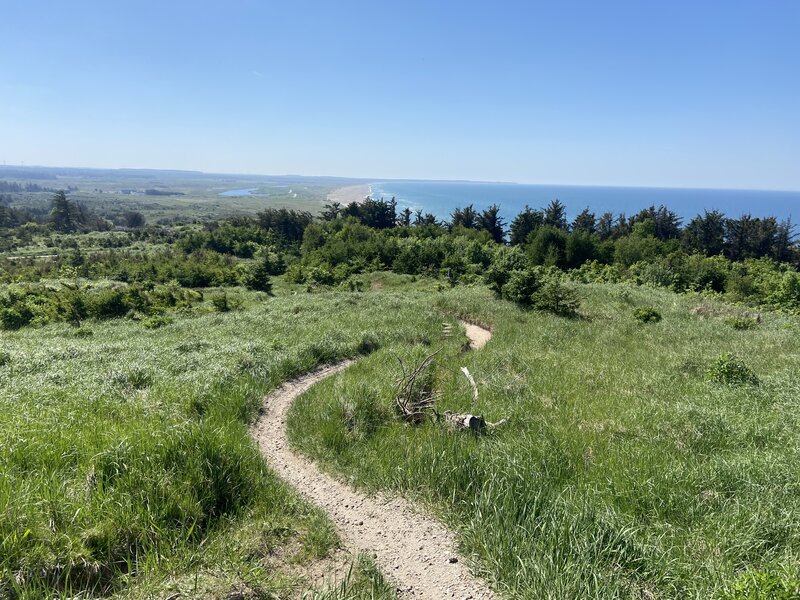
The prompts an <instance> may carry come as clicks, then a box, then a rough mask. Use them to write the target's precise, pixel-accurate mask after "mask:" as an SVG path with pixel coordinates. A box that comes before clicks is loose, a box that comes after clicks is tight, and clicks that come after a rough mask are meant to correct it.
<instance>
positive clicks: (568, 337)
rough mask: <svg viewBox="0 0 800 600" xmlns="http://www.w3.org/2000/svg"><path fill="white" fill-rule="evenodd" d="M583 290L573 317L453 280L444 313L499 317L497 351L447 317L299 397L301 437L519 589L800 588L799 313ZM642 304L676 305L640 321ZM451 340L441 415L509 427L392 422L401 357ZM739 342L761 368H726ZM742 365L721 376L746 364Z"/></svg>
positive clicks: (652, 594) (664, 594)
mask: <svg viewBox="0 0 800 600" xmlns="http://www.w3.org/2000/svg"><path fill="white" fill-rule="evenodd" d="M580 293H581V295H582V296H583V298H584V302H583V307H582V309H581V311H580V316H579V317H578V318H574V319H566V318H561V317H557V316H553V315H548V314H543V313H537V312H525V311H523V310H520V309H518V308H516V307H514V306H513V305H511V304H510V303H505V302H501V301H497V300H495V299H494V298H493V296H492V295H491V294H490V293H489V292H488V291H486V290H483V289H481V288H472V289H465V288H457V289H455V290H453V291H452V292H448V293H446V294H441V295H439V296H438V297H436V298H435V299H434V300H433V301H434V302H435V305H436V306H437V307H438V308H439V309H440V310H441V311H442V314H445V315H451V317H449V318H447V319H445V320H446V321H452V316H455V315H459V314H462V315H467V316H470V317H472V318H476V319H480V320H481V321H483V322H485V323H488V324H490V325H491V326H492V328H493V330H494V338H493V339H492V341H491V342H490V343H489V344H488V345H487V346H486V348H485V349H483V350H481V351H480V352H472V353H467V354H465V353H463V352H462V348H461V347H462V344H463V339H462V338H461V337H460V336H458V335H456V336H454V337H444V336H443V334H442V329H441V328H440V329H439V331H438V332H437V335H436V336H434V337H432V338H430V339H429V340H424V342H425V344H424V345H417V347H411V346H397V347H393V348H390V347H384V348H381V349H380V350H379V351H378V352H376V353H374V354H373V355H371V356H369V357H368V358H366V359H364V360H363V361H362V362H361V363H359V364H358V365H356V366H355V367H353V368H351V369H350V370H348V371H347V372H345V373H344V374H342V375H340V376H339V377H337V378H336V379H335V380H328V381H326V382H323V383H322V384H321V385H318V386H317V387H315V388H313V389H312V390H311V391H310V392H309V393H307V394H306V395H305V396H304V397H302V398H301V399H300V400H299V401H298V402H297V403H296V404H295V406H294V410H293V412H292V415H291V420H290V432H291V434H292V436H293V439H294V440H295V441H296V443H297V445H298V447H299V448H300V449H301V450H302V451H303V452H305V453H307V454H309V455H311V456H313V457H314V458H315V459H316V460H318V461H320V462H321V463H322V464H324V465H325V466H326V468H328V469H330V470H332V471H334V472H337V473H340V474H341V475H343V476H344V475H346V476H347V478H348V479H350V480H352V481H353V482H354V483H356V484H357V485H360V486H364V487H366V488H369V489H391V490H397V491H400V492H401V493H403V494H405V495H409V496H412V497H414V498H417V499H419V500H422V501H424V502H427V503H429V504H430V505H431V506H432V507H433V508H434V509H435V510H437V511H438V512H440V513H441V514H442V515H443V517H444V519H445V520H446V521H447V522H448V523H449V524H451V525H452V526H453V527H454V528H456V529H457V530H458V531H459V534H460V539H461V543H462V545H463V549H464V550H465V551H466V552H467V553H468V554H470V555H472V556H473V557H474V559H475V561H476V563H477V565H478V568H479V569H480V571H481V572H482V573H483V574H484V575H485V576H486V577H487V578H489V579H490V580H492V581H494V582H495V584H496V586H497V587H498V588H499V589H501V590H506V591H507V592H508V593H509V595H510V597H514V598H613V597H619V598H713V597H726V596H730V597H734V596H735V594H737V593H740V594H742V595H741V596H738V597H748V598H751V597H752V598H762V597H763V598H768V597H769V598H772V597H787V598H788V597H792V598H794V597H797V595H796V594H797V593H798V592H797V590H795V591H794V592H793V593H791V592H788V593H787V595H785V596H779V595H777V594H778V593H777V591H775V590H777V589H779V588H781V586H789V587H791V586H790V585H789V584H788V583H786V582H789V581H791V580H792V579H793V578H794V581H795V584H794V585H797V583H796V581H797V578H798V576H800V573H799V572H798V571H800V567H798V565H800V556H799V555H800V477H798V468H797V465H798V459H800V432H798V425H799V424H800V423H798V421H799V418H798V416H797V415H798V394H797V392H798V388H797V375H798V366H800V362H799V361H798V359H799V358H800V356H799V353H800V340H798V335H797V334H798V324H797V322H796V320H795V319H790V318H786V317H780V316H775V315H769V316H766V317H765V318H764V320H763V322H761V323H756V322H751V323H749V324H748V325H747V326H748V327H752V328H750V329H744V330H743V329H741V328H739V329H737V328H736V327H741V326H742V325H741V323H742V321H741V319H740V318H738V317H737V315H738V311H737V310H736V309H733V308H729V307H726V306H724V305H721V304H716V303H712V302H709V301H707V300H706V301H704V300H702V299H700V297H697V296H678V295H675V294H672V293H669V292H661V291H655V290H651V289H647V288H634V287H628V286H623V285H589V286H581V287H580ZM637 308H654V309H655V310H656V311H657V312H659V313H660V314H661V315H662V317H663V319H662V320H661V321H660V322H651V323H642V322H640V321H638V320H636V319H635V318H634V316H633V315H634V311H635V310H636V309H637ZM440 348H441V349H442V351H441V352H440V354H438V355H437V358H436V365H437V366H436V374H435V377H436V387H437V389H438V390H439V391H441V392H442V397H441V399H440V400H439V402H438V408H439V410H440V411H445V410H450V411H454V412H471V413H475V414H483V415H485V416H486V417H487V420H489V421H496V420H498V419H500V418H501V417H504V416H507V417H509V418H510V423H509V424H507V425H505V426H504V427H502V428H500V429H499V430H496V431H495V432H493V433H492V434H490V435H487V436H483V437H477V438H476V437H473V436H472V435H470V434H460V435H459V434H453V433H449V432H447V431H446V430H445V429H444V428H443V427H442V426H441V425H440V424H435V423H428V424H426V425H424V426H420V427H411V426H407V425H405V424H402V423H400V422H399V421H398V420H397V419H396V418H395V417H394V415H393V413H392V398H393V384H394V380H395V378H396V377H397V376H398V374H399V367H398V366H397V365H398V363H397V361H396V358H395V357H394V356H393V355H394V354H397V355H399V356H401V357H403V358H404V359H405V360H406V362H414V360H419V359H420V358H422V357H423V356H424V355H426V354H428V353H430V352H431V351H433V350H436V349H440ZM728 352H733V353H736V354H738V356H739V357H740V359H741V360H742V361H743V362H744V363H745V365H746V366H747V367H749V368H751V369H752V370H753V371H754V373H755V374H756V376H757V377H758V379H759V381H760V383H759V384H753V383H742V384H736V383H733V384H725V383H717V382H714V381H711V380H710V379H709V377H708V375H707V371H708V370H709V369H713V367H714V366H715V365H716V364H717V363H718V359H719V357H720V355H722V354H724V353H728ZM725 364H727V368H723V369H721V370H720V369H717V370H716V371H715V372H716V373H717V374H719V373H722V374H723V376H724V374H725V373H730V372H733V371H735V367H736V363H733V366H731V363H725ZM462 366H467V367H468V368H469V370H470V371H471V372H472V373H473V374H474V376H475V378H476V379H477V381H478V385H479V388H480V398H479V401H478V402H477V403H476V402H473V401H472V397H471V391H470V388H469V384H468V382H467V380H466V378H465V377H464V376H463V375H462V374H461V373H460V371H459V368H460V367H462ZM723 367H724V365H723ZM753 581H756V582H758V583H757V584H753V583H752V582H753ZM771 582H772V583H774V584H775V587H774V589H773V588H770V585H772V583H771ZM780 582H784V583H780ZM756 588H760V589H761V594H763V595H757V594H755V593H754V595H747V594H749V593H750V592H751V591H752V590H753V589H756ZM769 589H773V592H774V593H773V592H769V591H768V590H769ZM737 590H739V591H738V592H737ZM792 594H794V595H792Z"/></svg>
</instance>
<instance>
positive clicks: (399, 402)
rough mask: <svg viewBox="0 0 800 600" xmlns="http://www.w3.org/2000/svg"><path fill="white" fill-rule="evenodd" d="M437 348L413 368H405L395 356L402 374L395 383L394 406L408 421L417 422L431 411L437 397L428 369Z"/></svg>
mask: <svg viewBox="0 0 800 600" xmlns="http://www.w3.org/2000/svg"><path fill="white" fill-rule="evenodd" d="M438 353H439V350H437V351H436V352H434V353H432V354H429V355H428V356H426V357H425V359H424V360H423V361H422V362H421V363H420V364H419V365H418V366H417V367H416V368H413V369H406V365H405V363H403V359H401V358H400V357H399V356H397V361H398V362H399V363H400V370H401V371H402V375H401V376H400V377H399V378H398V379H397V382H396V383H395V398H394V402H395V408H396V410H397V413H398V414H399V415H400V417H401V418H402V419H403V420H404V421H407V422H409V423H414V424H419V423H421V422H422V421H423V420H424V419H425V417H426V416H427V415H429V414H430V413H431V412H432V411H433V407H434V405H435V404H436V400H437V399H438V397H439V394H437V393H436V392H435V391H434V390H433V382H432V374H431V373H430V371H429V369H430V367H431V365H432V364H433V358H434V357H435V356H436V355H437V354H438Z"/></svg>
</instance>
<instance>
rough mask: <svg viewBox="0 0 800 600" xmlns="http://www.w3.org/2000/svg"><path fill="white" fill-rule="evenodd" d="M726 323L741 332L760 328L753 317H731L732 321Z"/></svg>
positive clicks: (728, 320) (727, 320)
mask: <svg viewBox="0 0 800 600" xmlns="http://www.w3.org/2000/svg"><path fill="white" fill-rule="evenodd" d="M725 322H726V323H727V324H728V325H730V326H731V327H733V328H734V329H737V330H739V331H743V330H747V329H755V328H756V327H758V321H757V320H756V319H753V318H751V317H731V318H730V319H725Z"/></svg>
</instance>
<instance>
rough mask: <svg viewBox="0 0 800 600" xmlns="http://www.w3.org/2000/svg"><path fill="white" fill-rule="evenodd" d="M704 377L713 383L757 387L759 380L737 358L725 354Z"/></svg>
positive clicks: (727, 353)
mask: <svg viewBox="0 0 800 600" xmlns="http://www.w3.org/2000/svg"><path fill="white" fill-rule="evenodd" d="M706 376H707V377H708V378H709V380H711V381H713V382H714V383H722V384H725V385H758V384H759V383H760V382H759V379H758V377H757V376H756V374H755V373H754V372H753V370H752V369H751V368H750V367H748V366H747V365H746V364H744V362H742V361H741V360H740V359H739V358H738V357H737V356H735V355H734V354H731V353H729V352H726V353H725V354H722V355H720V357H719V358H718V359H717V360H716V362H715V363H714V364H713V365H712V366H711V368H710V369H709V370H708V371H706Z"/></svg>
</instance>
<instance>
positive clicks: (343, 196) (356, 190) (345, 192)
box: [328, 183, 372, 205]
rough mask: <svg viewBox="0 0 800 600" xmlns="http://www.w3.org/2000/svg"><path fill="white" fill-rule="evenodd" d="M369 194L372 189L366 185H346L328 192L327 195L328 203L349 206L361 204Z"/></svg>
mask: <svg viewBox="0 0 800 600" xmlns="http://www.w3.org/2000/svg"><path fill="white" fill-rule="evenodd" d="M371 193H372V187H371V186H370V185H369V184H368V183H365V184H361V185H348V186H346V187H341V188H339V189H336V190H333V191H332V192H330V193H329V194H328V202H338V203H339V204H342V205H344V204H350V203H351V202H362V201H363V200H364V198H366V197H367V196H369V195H370V194H371Z"/></svg>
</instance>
